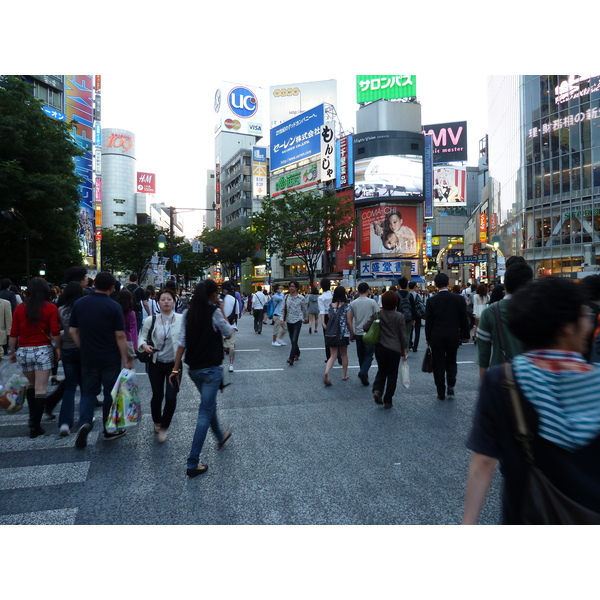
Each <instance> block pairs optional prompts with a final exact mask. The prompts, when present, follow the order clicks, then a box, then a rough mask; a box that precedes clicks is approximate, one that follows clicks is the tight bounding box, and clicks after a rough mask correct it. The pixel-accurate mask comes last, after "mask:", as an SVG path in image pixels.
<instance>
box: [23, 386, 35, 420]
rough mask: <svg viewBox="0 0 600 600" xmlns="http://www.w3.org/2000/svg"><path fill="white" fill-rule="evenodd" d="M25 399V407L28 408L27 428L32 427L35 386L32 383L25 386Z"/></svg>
mask: <svg viewBox="0 0 600 600" xmlns="http://www.w3.org/2000/svg"><path fill="white" fill-rule="evenodd" d="M25 399H26V400H27V408H28V409H29V421H28V422H27V425H28V426H29V428H31V427H33V421H34V417H33V413H34V412H35V388H34V387H33V386H32V385H28V386H27V395H26V397H25Z"/></svg>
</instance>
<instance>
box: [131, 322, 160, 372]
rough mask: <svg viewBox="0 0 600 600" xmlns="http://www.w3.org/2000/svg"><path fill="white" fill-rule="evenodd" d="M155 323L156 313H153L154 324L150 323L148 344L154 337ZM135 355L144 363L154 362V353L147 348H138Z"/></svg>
mask: <svg viewBox="0 0 600 600" xmlns="http://www.w3.org/2000/svg"><path fill="white" fill-rule="evenodd" d="M154 323H156V315H152V324H151V325H150V331H148V337H147V338H146V344H147V343H148V340H151V339H152V331H153V330H154ZM135 355H136V356H137V359H138V360H139V361H140V362H141V363H144V364H147V363H150V362H152V354H150V353H149V352H146V351H145V350H137V349H136V351H135Z"/></svg>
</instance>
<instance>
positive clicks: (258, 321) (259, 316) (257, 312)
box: [251, 285, 267, 335]
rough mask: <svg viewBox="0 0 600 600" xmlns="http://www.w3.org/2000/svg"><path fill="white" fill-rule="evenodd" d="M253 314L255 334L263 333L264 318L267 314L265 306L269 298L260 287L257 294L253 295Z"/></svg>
mask: <svg viewBox="0 0 600 600" xmlns="http://www.w3.org/2000/svg"><path fill="white" fill-rule="evenodd" d="M251 302H252V314H253V315H254V333H258V334H259V335H260V334H261V333H262V327H263V317H264V313H265V304H266V303H267V297H266V296H265V295H264V294H263V291H262V287H261V286H260V285H259V286H258V287H257V288H256V292H254V294H252V297H251Z"/></svg>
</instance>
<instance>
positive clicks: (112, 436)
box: [104, 429, 127, 441]
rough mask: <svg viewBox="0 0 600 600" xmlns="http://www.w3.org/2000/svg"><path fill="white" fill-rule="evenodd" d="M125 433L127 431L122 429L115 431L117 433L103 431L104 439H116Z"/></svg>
mask: <svg viewBox="0 0 600 600" xmlns="http://www.w3.org/2000/svg"><path fill="white" fill-rule="evenodd" d="M125 433H127V432H126V431H125V430H124V429H123V430H121V431H117V433H105V434H104V439H105V440H106V441H112V440H116V439H117V438H121V437H123V436H124V435H125Z"/></svg>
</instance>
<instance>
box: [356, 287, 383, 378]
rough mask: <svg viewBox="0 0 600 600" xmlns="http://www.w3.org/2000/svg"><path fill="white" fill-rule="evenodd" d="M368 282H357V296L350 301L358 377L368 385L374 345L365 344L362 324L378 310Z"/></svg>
mask: <svg viewBox="0 0 600 600" xmlns="http://www.w3.org/2000/svg"><path fill="white" fill-rule="evenodd" d="M369 289H370V288H369V284H368V283H366V282H364V281H362V282H361V283H359V284H358V294H359V296H358V298H357V299H356V300H353V301H352V302H351V303H350V308H351V309H352V317H353V322H354V327H353V329H354V338H355V340H356V353H357V355H358V364H359V366H360V371H359V372H358V378H359V379H360V381H361V383H362V384H363V385H364V386H367V385H369V369H370V368H371V363H372V362H373V353H374V352H375V346H371V345H370V344H365V343H364V342H363V335H364V333H365V332H364V330H363V325H364V324H365V323H366V322H367V321H368V320H369V318H370V317H371V315H373V314H374V313H376V312H377V311H378V310H379V307H378V306H377V302H375V300H373V299H372V298H369V297H368V296H367V294H368V293H369Z"/></svg>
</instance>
